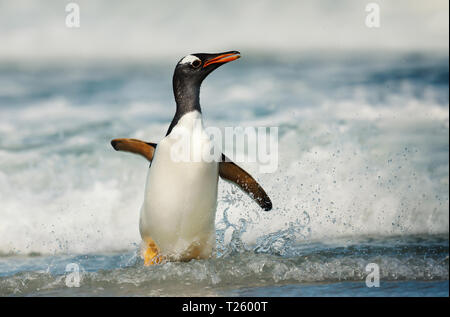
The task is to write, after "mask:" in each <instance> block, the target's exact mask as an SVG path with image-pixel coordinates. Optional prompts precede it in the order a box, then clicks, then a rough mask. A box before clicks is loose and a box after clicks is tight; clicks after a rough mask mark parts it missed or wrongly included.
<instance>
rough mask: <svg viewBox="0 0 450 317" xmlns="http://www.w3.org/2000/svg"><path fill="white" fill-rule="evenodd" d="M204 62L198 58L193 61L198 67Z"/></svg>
mask: <svg viewBox="0 0 450 317" xmlns="http://www.w3.org/2000/svg"><path fill="white" fill-rule="evenodd" d="M201 64H202V62H201V61H200V60H199V59H196V60H195V61H193V62H192V64H191V65H192V66H193V67H194V68H198V67H199V66H200V65H201Z"/></svg>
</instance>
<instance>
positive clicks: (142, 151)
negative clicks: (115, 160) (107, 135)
mask: <svg viewBox="0 0 450 317" xmlns="http://www.w3.org/2000/svg"><path fill="white" fill-rule="evenodd" d="M111 145H112V147H113V148H114V150H116V151H124V152H131V153H135V154H139V155H142V156H143V157H145V158H146V159H147V160H149V161H150V162H151V161H152V160H153V154H154V153H155V149H156V143H151V142H144V141H141V140H137V139H114V140H112V141H111Z"/></svg>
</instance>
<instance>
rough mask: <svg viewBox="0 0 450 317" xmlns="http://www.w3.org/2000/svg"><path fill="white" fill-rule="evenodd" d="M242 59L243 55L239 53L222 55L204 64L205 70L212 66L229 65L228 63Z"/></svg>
mask: <svg viewBox="0 0 450 317" xmlns="http://www.w3.org/2000/svg"><path fill="white" fill-rule="evenodd" d="M240 57H241V55H240V53H239V52H235V53H228V54H222V55H219V56H217V57H214V58H212V59H210V60H209V61H206V62H205V64H203V68H205V67H206V66H208V65H211V64H216V63H221V64H222V63H228V62H231V61H234V60H236V59H238V58H240Z"/></svg>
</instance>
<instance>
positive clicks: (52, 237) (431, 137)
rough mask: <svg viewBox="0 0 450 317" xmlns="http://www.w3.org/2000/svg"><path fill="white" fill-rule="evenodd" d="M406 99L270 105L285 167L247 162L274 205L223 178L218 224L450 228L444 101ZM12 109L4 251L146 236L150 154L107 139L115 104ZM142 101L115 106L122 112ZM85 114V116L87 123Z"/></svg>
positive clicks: (2, 172) (319, 231)
mask: <svg viewBox="0 0 450 317" xmlns="http://www.w3.org/2000/svg"><path fill="white" fill-rule="evenodd" d="M403 101H404V102H402V103H399V104H390V105H386V106H384V107H383V106H382V107H379V106H371V105H369V104H360V103H358V102H351V101H345V102H344V101H342V102H331V101H330V102H326V103H323V104H322V105H320V106H318V107H317V108H305V109H303V108H298V109H286V110H282V111H278V112H277V114H275V115H272V116H271V117H270V123H271V125H273V124H275V125H278V126H279V127H280V131H281V133H280V144H279V151H280V153H279V164H280V167H279V170H278V171H277V172H276V173H274V174H271V175H264V174H261V175H258V173H257V166H254V165H251V164H247V165H245V164H244V165H243V167H245V168H246V169H247V170H249V171H250V172H251V173H252V174H253V175H255V176H256V178H257V179H258V180H259V181H260V183H261V184H262V185H263V187H264V188H265V189H266V190H267V192H268V193H269V195H270V196H271V198H272V200H273V205H274V209H273V210H272V211H270V212H263V211H260V209H259V207H258V206H257V205H256V204H255V203H254V202H252V201H251V200H250V198H248V197H245V195H244V194H243V193H242V192H240V191H239V190H237V189H235V188H234V187H232V186H231V185H229V184H226V183H223V182H221V184H220V194H219V197H220V201H219V206H218V214H217V224H218V228H219V229H221V230H225V235H226V236H227V237H226V238H225V240H227V241H228V242H229V241H230V239H231V238H230V237H231V234H232V233H233V231H235V230H238V228H239V226H240V219H244V221H245V223H246V230H245V232H242V241H244V242H245V243H248V244H255V243H256V242H257V240H258V238H261V237H262V236H264V235H267V234H270V233H273V232H277V231H282V230H285V229H286V228H288V227H289V224H290V223H292V224H293V226H294V227H296V231H295V232H296V233H295V236H296V238H297V239H298V240H305V239H306V240H314V239H320V240H323V239H328V238H340V237H345V236H360V235H404V234H414V233H448V227H449V222H448V208H449V205H448V175H449V174H448V173H449V171H448V130H449V117H448V109H446V108H443V107H442V106H440V105H437V104H433V103H432V102H426V101H424V100H421V101H418V100H414V99H411V100H409V101H408V100H406V99H404V100H403ZM134 107H137V108H136V109H140V107H138V106H134ZM132 108H133V107H132ZM46 109H47V110H46ZM51 109H56V110H57V111H55V112H53V111H51ZM58 109H60V110H58ZM125 109H126V107H125ZM15 111H16V112H9V111H8V112H5V114H9V116H6V117H2V119H0V120H2V121H3V120H8V121H9V122H10V123H11V122H12V124H13V126H15V127H16V128H17V129H18V130H16V131H15V133H6V134H4V132H2V135H3V137H2V143H1V145H2V147H1V148H2V150H1V156H0V166H1V168H0V188H1V189H2V190H1V192H0V201H1V202H2V204H1V208H0V211H1V215H2V221H1V222H0V232H1V236H2V239H1V241H0V252H1V253H3V254H5V253H30V252H40V253H53V252H57V253H59V252H76V253H79V252H99V251H113V250H121V249H129V248H131V247H133V245H134V244H136V243H139V239H140V238H139V233H138V213H139V208H140V204H141V203H142V197H143V186H144V182H145V176H146V173H147V169H148V164H147V162H145V161H144V160H142V159H141V158H140V157H136V156H133V155H129V154H122V153H116V152H114V151H113V150H112V148H110V146H109V141H110V139H111V138H113V137H117V136H120V135H116V134H115V133H116V132H114V131H113V130H115V128H114V125H112V126H111V125H106V126H105V125H103V124H102V122H103V121H104V120H108V117H113V116H116V115H117V113H114V114H108V112H107V110H106V109H104V108H101V107H100V108H98V107H93V108H92V107H91V108H85V109H83V108H79V107H73V106H70V105H69V104H64V103H61V101H59V100H56V101H54V103H52V104H43V105H41V106H39V105H37V106H36V105H35V106H34V107H28V108H21V109H19V110H15ZM141 111H143V110H138V111H137V112H133V111H131V112H130V113H127V111H125V110H124V111H123V112H122V113H120V114H121V115H123V116H125V117H126V116H128V119H125V122H126V120H131V119H132V118H133V117H134V116H140V115H141V114H142V113H141ZM12 113H14V114H15V115H12ZM100 113H101V114H102V115H101V117H102V120H100V119H99V118H98V116H100ZM96 116H97V117H96ZM14 118H16V119H14ZM44 118H46V120H45V119H44ZM82 118H90V119H88V121H87V122H89V121H91V123H90V124H92V125H93V128H92V129H91V130H89V129H87V130H86V124H87V122H85V121H84V119H82ZM14 120H16V121H14ZM111 120H112V119H111ZM265 120H269V118H265V117H255V118H253V119H252V120H248V121H244V122H246V123H247V124H255V123H262V122H264V121H265ZM58 122H63V123H64V124H61V125H60V126H59V127H60V128H59V129H63V130H64V129H67V127H70V128H69V129H68V130H69V131H68V132H65V133H69V136H67V135H65V136H64V138H62V139H59V138H58V132H57V131H58ZM209 124H210V125H211V124H214V121H210V122H209ZM64 125H66V127H65V128H64V127H63V126H64ZM219 125H220V123H219ZM38 126H39V130H37V128H38ZM165 128H166V124H158V123H154V124H151V125H150V126H141V127H138V128H136V129H135V130H134V131H135V132H134V135H127V136H129V137H139V138H143V139H147V140H152V141H157V140H158V137H162V135H163V134H164V131H165ZM70 131H72V132H70ZM34 133H39V138H35V139H33V134H34ZM5 137H6V138H5ZM36 142H37V143H36ZM224 211H226V217H227V221H228V222H229V223H228V224H227V225H224V223H223V216H224ZM227 241H225V243H226V242H227Z"/></svg>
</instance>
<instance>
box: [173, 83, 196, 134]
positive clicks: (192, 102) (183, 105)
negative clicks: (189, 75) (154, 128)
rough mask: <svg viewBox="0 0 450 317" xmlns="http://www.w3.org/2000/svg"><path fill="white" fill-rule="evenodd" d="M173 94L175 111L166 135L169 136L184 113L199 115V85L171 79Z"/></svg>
mask: <svg viewBox="0 0 450 317" xmlns="http://www.w3.org/2000/svg"><path fill="white" fill-rule="evenodd" d="M173 93H174V96H175V102H176V104H177V110H176V112H175V116H174V117H173V119H172V123H171V124H170V127H169V130H168V131H167V134H166V135H169V134H170V132H171V131H172V129H173V127H174V126H175V125H176V124H177V123H178V120H180V118H181V117H183V116H184V115H185V114H186V113H189V112H192V111H198V112H199V113H200V114H201V113H202V110H201V108H200V84H199V83H196V82H190V81H183V80H177V79H176V78H174V79H173Z"/></svg>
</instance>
